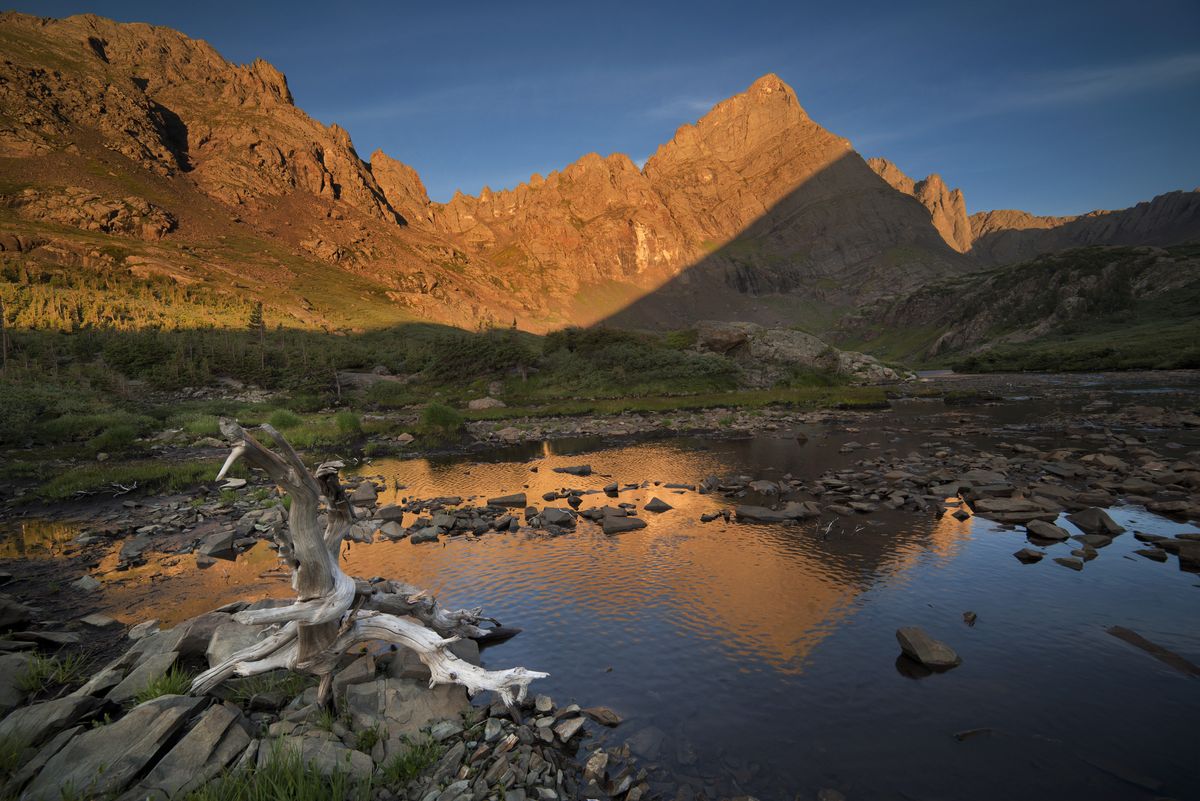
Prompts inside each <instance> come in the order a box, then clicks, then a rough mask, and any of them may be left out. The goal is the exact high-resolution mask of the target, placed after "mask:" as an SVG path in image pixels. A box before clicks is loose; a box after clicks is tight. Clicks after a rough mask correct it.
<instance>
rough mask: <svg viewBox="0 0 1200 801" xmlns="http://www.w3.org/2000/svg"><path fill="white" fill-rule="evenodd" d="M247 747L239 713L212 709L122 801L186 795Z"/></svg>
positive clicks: (229, 708)
mask: <svg viewBox="0 0 1200 801" xmlns="http://www.w3.org/2000/svg"><path fill="white" fill-rule="evenodd" d="M248 745H250V735H249V734H247V733H246V728H245V722H244V720H243V718H242V713H241V710H240V709H238V708H237V707H236V706H233V705H232V704H217V705H215V706H211V707H209V708H208V709H207V710H206V711H205V712H204V713H203V714H202V715H201V716H200V718H199V720H198V721H197V722H196V725H194V726H193V727H192V729H191V731H189V732H188V733H187V734H185V735H184V736H183V739H182V740H180V741H179V742H178V743H176V744H175V747H174V748H172V749H171V750H170V752H168V753H167V755H166V756H165V757H163V758H162V759H161V760H160V761H159V763H158V764H157V765H155V766H154V767H153V768H152V769H151V770H150V772H149V773H148V774H147V775H146V778H144V779H142V781H140V782H139V783H138V785H137V786H136V787H135V788H134V789H133V790H131V791H130V792H129V793H128V794H126V797H125V799H124V800H123V801H142V799H154V800H155V801H165V800H166V799H168V798H175V797H177V796H183V795H186V794H187V793H188V792H190V791H191V790H194V789H196V788H197V787H199V786H200V785H202V784H204V783H205V782H207V781H209V780H211V779H214V778H216V777H217V775H218V774H220V772H221V771H222V770H224V769H225V767H226V766H227V765H229V764H230V763H231V762H233V761H234V760H235V759H237V758H238V757H239V756H241V755H242V753H243V752H244V751H245V750H246V747H247V746H248Z"/></svg>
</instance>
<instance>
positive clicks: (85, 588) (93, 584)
mask: <svg viewBox="0 0 1200 801" xmlns="http://www.w3.org/2000/svg"><path fill="white" fill-rule="evenodd" d="M71 586H72V587H74V588H75V589H77V590H79V591H80V592H94V591H96V590H98V589H100V582H99V581H97V580H96V579H94V578H92V577H91V576H89V575H87V574H84V575H83V576H82V577H80V578H78V579H76V580H75V581H72V582H71Z"/></svg>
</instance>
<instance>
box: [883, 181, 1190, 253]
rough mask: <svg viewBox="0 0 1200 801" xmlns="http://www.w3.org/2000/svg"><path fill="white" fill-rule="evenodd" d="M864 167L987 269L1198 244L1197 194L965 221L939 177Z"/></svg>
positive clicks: (955, 193) (959, 200) (958, 195)
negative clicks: (1077, 253)
mask: <svg viewBox="0 0 1200 801" xmlns="http://www.w3.org/2000/svg"><path fill="white" fill-rule="evenodd" d="M867 163H868V164H869V165H870V166H871V169H873V170H874V171H875V172H876V174H878V175H879V177H880V178H882V179H883V180H885V181H887V182H888V184H889V185H891V186H892V188H894V189H896V190H897V191H899V192H903V193H904V194H906V195H911V196H912V197H914V198H916V199H917V200H919V201H920V202H921V205H923V206H924V207H925V208H926V210H927V211H928V212H929V215H930V218H931V219H932V221H933V226H934V228H936V229H937V230H938V233H939V234H941V235H942V238H943V239H944V240H946V244H948V245H950V247H952V248H954V249H955V250H957V251H958V252H960V253H965V254H968V255H970V256H971V258H972V259H974V260H976V261H978V262H980V263H981V264H983V265H986V266H989V267H993V266H997V265H1002V264H1015V263H1018V262H1023V261H1028V260H1030V259H1032V258H1035V257H1037V256H1040V255H1042V254H1045V253H1054V252H1056V251H1060V250H1067V249H1070V248H1076V247H1086V246H1088V245H1153V246H1157V247H1169V246H1171V245H1182V244H1187V243H1190V242H1196V241H1200V190H1194V191H1192V192H1168V193H1166V194H1163V195H1159V196H1158V197H1155V198H1154V199H1153V200H1150V201H1148V202H1145V203H1139V204H1137V205H1136V206H1133V207H1131V208H1128V209H1120V210H1117V211H1093V212H1089V213H1088V214H1081V215H1077V216H1074V217H1039V216H1037V215H1034V214H1030V213H1029V212H1025V211H1018V210H1014V209H1001V210H998V211H981V212H976V213H975V214H972V215H970V216H968V215H967V207H966V203H965V202H964V199H963V194H962V192H961V191H960V190H958V189H954V190H950V189H948V188H947V187H946V184H945V183H944V182H943V181H942V178H941V176H939V175H936V174H934V175H930V176H929V177H928V178H926V179H924V180H923V181H914V180H913V179H912V178H909V177H908V176H907V175H905V174H904V173H903V172H902V171H901V170H900V168H899V167H897V166H896V165H895V164H893V163H892V162H890V161H888V160H887V159H884V158H872V159H868V161H867Z"/></svg>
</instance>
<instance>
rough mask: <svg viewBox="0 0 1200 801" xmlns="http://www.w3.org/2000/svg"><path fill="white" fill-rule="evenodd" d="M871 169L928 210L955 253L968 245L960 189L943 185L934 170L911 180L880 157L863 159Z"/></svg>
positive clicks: (968, 227) (968, 228)
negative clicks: (921, 178) (919, 178)
mask: <svg viewBox="0 0 1200 801" xmlns="http://www.w3.org/2000/svg"><path fill="white" fill-rule="evenodd" d="M867 164H868V165H869V166H870V167H871V169H872V170H874V171H875V173H876V174H877V175H878V176H879V177H880V178H882V179H883V180H885V181H887V182H888V184H890V185H891V186H892V188H893V189H895V190H896V191H898V192H903V193H904V194H906V195H912V196H913V198H915V199H916V200H917V201H919V202H920V204H921V205H922V206H924V207H925V208H926V209H928V210H929V215H930V218H931V219H932V221H933V227H934V228H936V229H937V232H938V233H939V234H941V235H942V239H944V240H946V244H947V245H949V246H950V247H952V248H954V249H955V250H957V251H958V252H959V253H966V252H967V251H969V250H970V249H971V245H972V239H973V237H972V233H971V222H970V220H969V219H968V218H967V204H966V201H965V200H964V199H963V193H962V190H960V189H949V188H947V186H946V184H945V182H944V181H942V177H941V176H940V175H938V174H936V173H934V174H933V175H930V176H929V177H928V178H926V179H925V180H923V181H914V180H913V179H911V178H909V177H908V176H907V175H905V174H904V173H903V172H901V171H900V168H899V167H897V166H896V165H895V164H893V163H892V162H890V161H888V160H887V159H883V158H872V159H867Z"/></svg>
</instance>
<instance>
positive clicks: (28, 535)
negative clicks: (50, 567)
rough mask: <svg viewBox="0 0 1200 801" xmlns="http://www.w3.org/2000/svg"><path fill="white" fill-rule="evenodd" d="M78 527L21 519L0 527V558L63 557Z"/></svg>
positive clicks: (77, 531) (76, 533)
mask: <svg viewBox="0 0 1200 801" xmlns="http://www.w3.org/2000/svg"><path fill="white" fill-rule="evenodd" d="M78 533H79V530H78V526H76V525H74V524H69V523H59V522H54V521H47V520H20V521H16V522H13V523H9V524H7V525H5V526H3V527H2V528H0V559H49V558H53V557H56V556H62V554H63V551H64V549H65V548H66V546H67V544H68V543H70V542H71V540H73V539H75V537H76V536H77V535H78Z"/></svg>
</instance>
